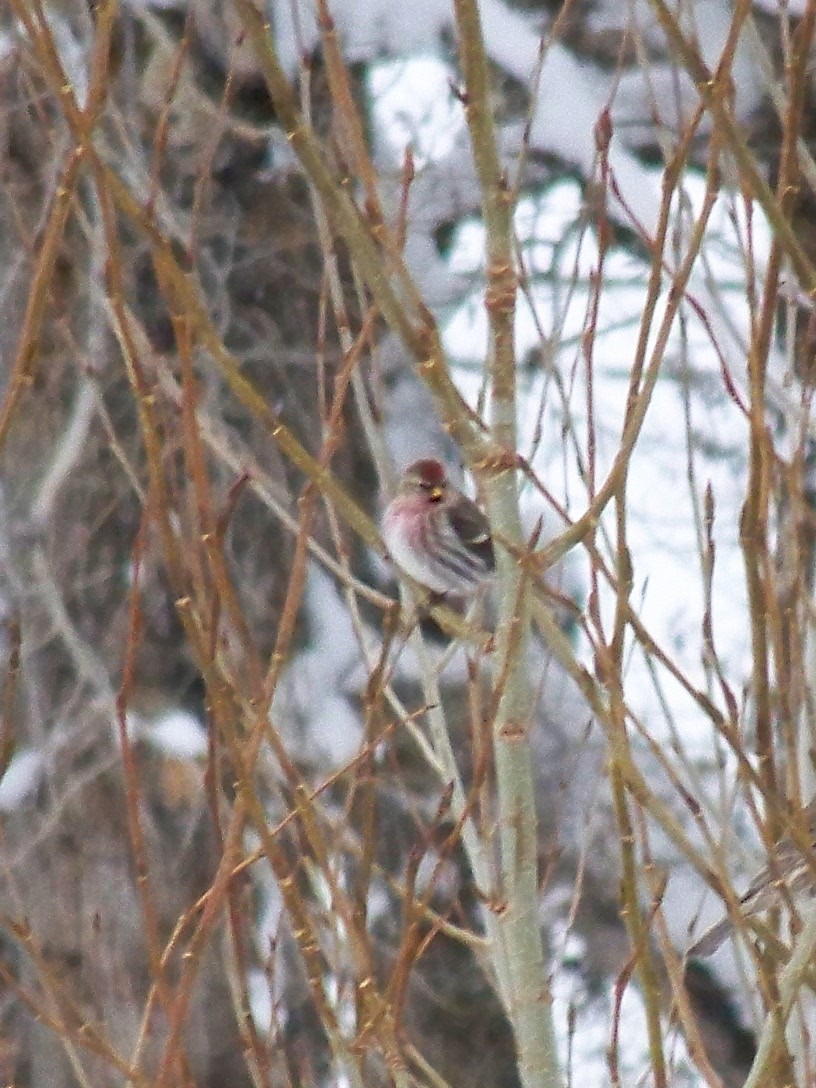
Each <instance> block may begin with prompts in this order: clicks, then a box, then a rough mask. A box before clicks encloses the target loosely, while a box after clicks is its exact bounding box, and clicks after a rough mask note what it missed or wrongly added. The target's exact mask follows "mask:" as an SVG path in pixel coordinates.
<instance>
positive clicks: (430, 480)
mask: <svg viewBox="0 0 816 1088" xmlns="http://www.w3.org/2000/svg"><path fill="white" fill-rule="evenodd" d="M405 475H406V476H410V477H411V478H412V479H414V480H417V481H418V482H419V483H423V484H426V485H428V486H429V487H442V486H443V485H444V484H446V483H447V482H448V476H447V473H446V472H445V466H444V465H443V464H442V462H441V461H437V459H436V458H435V457H422V458H420V460H419V461H414V463H413V464H412V465H410V466H409V467H408V468H407V469H406V471H405Z"/></svg>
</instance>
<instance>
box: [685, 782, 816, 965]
mask: <svg viewBox="0 0 816 1088" xmlns="http://www.w3.org/2000/svg"><path fill="white" fill-rule="evenodd" d="M801 815H802V819H803V821H804V823H805V825H806V827H807V833H808V836H809V838H810V843H811V847H812V849H814V850H816V799H814V800H813V801H811V802H810V804H809V805H807V807H806V808H805V809H804V810H803V811H802V814H801ZM782 888H784V889H785V890H786V892H787V894H788V895H789V896H790V897H791V898H793V897H796V896H798V895H802V894H804V893H805V892H810V894H811V895H813V894H814V893H816V870H814V865H813V862H811V863H810V864H809V863H808V859H807V858H806V857H805V855H804V854H803V853H802V850H801V849H800V848H799V847H798V846H797V845H796V844H795V843H794V842H793V840H792V839H791V838H789V837H788V836H783V837H782V838H781V839H780V840H779V842H778V843H777V844H776V846H775V847H774V850H773V859H772V863H771V864H768V865H763V867H762V868H761V869H760V870H759V872H758V873H757V874H756V875H755V877H754V879H753V880H752V881H751V883H750V884H749V885H748V889H747V891H745V892H744V893H743V894H742V895H741V896H740V898H739V905H740V908H741V910H742V912H743V913H744V914H745V915H748V916H751V915H754V914H759V913H760V912H762V911H764V910H768V909H769V908H770V907H773V906H775V905H777V904H778V903H779V902H780V900H781V898H782V891H781V889H782ZM733 930H734V920H733V918H731V917H730V916H729V915H726V917H724V918H722V919H720V921H719V922H716V923H715V924H714V925H713V926H711V928H710V929H707V930H706V931H705V933H704V934H703V935H702V937H700V938H699V939H698V940H696V941H695V942H694V944H693V945H692V946H691V947H690V948H689V950H688V952H687V953H686V955H687V956H688V957H695V958H703V957H705V956H710V955H711V954H712V953H714V952H716V951H717V949H718V948H719V947H720V945H721V944H722V943H723V941H724V940H725V939H726V937H728V936H730V934H731V933H732V932H733Z"/></svg>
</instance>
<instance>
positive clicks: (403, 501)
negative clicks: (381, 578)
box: [382, 457, 495, 596]
mask: <svg viewBox="0 0 816 1088" xmlns="http://www.w3.org/2000/svg"><path fill="white" fill-rule="evenodd" d="M382 532H383V538H384V539H385V543H386V544H387V545H388V550H389V551H390V553H391V557H392V558H393V560H394V562H395V563H396V564H397V566H398V567H400V569H401V570H404V571H405V573H406V574H409V575H410V576H411V577H412V578H413V579H414V580H415V581H417V582H419V583H420V584H421V585H423V586H425V587H426V588H427V589H430V590H431V591H432V592H433V593H453V594H456V595H457V596H469V595H470V594H472V593H473V592H474V591H475V590H477V589H478V588H479V586H480V585H481V584H482V583H483V582H484V581H485V579H486V578H488V577H489V575H490V573H491V571H492V570H493V567H494V564H495V558H494V555H493V543H492V541H491V539H490V526H489V525H488V521H487V518H486V517H485V516H484V514H483V513H482V511H481V510H480V509H479V507H478V506H477V505H476V503H475V502H473V500H472V499H469V498H468V497H467V495H463V494H462V492H461V491H458V490H457V489H456V488H455V487H454V486H453V485H452V484H451V483H450V481H449V480H448V478H447V475H446V474H445V469H444V466H443V465H442V463H441V462H440V461H437V460H436V459H435V458H432V457H425V458H423V459H422V460H420V461H415V462H414V463H413V464H412V465H410V466H409V467H408V468H407V469H406V471H405V473H404V474H403V476H402V478H401V479H400V482H399V486H398V487H397V493H396V495H395V496H394V498H393V499H392V500H391V502H390V503H389V504H388V506H387V507H386V510H385V513H384V514H383V519H382Z"/></svg>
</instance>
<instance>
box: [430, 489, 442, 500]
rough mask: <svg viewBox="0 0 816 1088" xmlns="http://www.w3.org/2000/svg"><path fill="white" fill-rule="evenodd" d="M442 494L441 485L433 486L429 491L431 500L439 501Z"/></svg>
mask: <svg viewBox="0 0 816 1088" xmlns="http://www.w3.org/2000/svg"><path fill="white" fill-rule="evenodd" d="M443 494H444V492H443V491H442V488H441V487H435V488H434V489H433V490H432V491H431V499H432V500H433V502H439V500H440V499H441V498H442V496H443Z"/></svg>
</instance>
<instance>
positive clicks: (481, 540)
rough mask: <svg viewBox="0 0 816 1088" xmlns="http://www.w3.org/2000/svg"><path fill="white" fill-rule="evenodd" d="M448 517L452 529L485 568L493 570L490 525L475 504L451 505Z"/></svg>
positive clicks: (461, 503)
mask: <svg viewBox="0 0 816 1088" xmlns="http://www.w3.org/2000/svg"><path fill="white" fill-rule="evenodd" d="M448 517H449V518H450V523H451V525H452V527H453V529H454V530H455V531H456V533H457V534H458V535H459V536H460V537H461V539H462V540H463V541H464V542H465V543H466V544H467V545H468V547H470V548H471V549H472V550H473V551H474V552H475V554H476V555H477V556H478V557H479V559H480V560H481V562H482V563H484V565H485V568H486V569H487V570H493V568H494V567H495V565H496V558H495V556H494V554H493V541H492V540H491V539H490V524H489V522H488V520H487V518H486V517H485V516H484V514H483V513H482V512H481V510H480V509H479V507H478V506H476V504H475V503H463V502H460V503H453V504H452V505H451V506H450V507H449V508H448Z"/></svg>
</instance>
